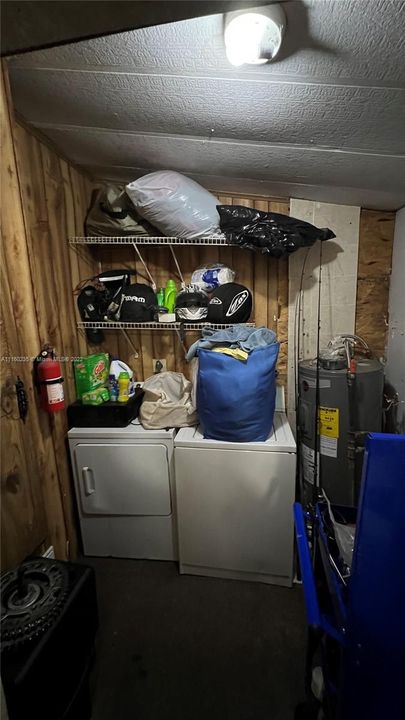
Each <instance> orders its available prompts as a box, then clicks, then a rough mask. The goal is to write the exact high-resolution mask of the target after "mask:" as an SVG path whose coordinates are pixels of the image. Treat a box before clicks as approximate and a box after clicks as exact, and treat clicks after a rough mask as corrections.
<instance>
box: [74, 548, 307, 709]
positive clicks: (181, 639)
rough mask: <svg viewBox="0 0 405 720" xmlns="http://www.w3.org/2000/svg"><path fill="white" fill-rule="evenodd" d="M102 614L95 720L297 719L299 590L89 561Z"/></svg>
mask: <svg viewBox="0 0 405 720" xmlns="http://www.w3.org/2000/svg"><path fill="white" fill-rule="evenodd" d="M86 562H87V563H88V564H91V565H92V566H93V567H94V568H95V571H96V577H97V588H98V600H99V611H100V629H99V633H98V640H97V660H96V665H95V668H94V672H93V676H92V685H93V688H94V701H93V708H94V712H93V720H155V719H156V720H200V719H201V720H290V719H292V718H293V717H294V707H295V705H296V704H297V702H299V701H300V700H302V699H303V695H304V693H303V675H304V647H305V617H304V608H303V600H302V595H301V588H299V587H294V588H293V589H291V590H290V589H285V588H277V587H274V586H267V585H262V584H258V583H248V582H239V581H233V580H217V579H212V578H201V577H193V576H186V575H183V576H180V575H179V574H178V570H177V565H176V564H175V563H170V562H150V561H138V560H117V559H110V558H108V559H107V558H106V559H104V558H103V559H101V558H94V559H89V558H86Z"/></svg>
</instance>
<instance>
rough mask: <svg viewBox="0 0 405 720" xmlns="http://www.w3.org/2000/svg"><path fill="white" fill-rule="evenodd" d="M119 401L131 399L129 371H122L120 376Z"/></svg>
mask: <svg viewBox="0 0 405 720" xmlns="http://www.w3.org/2000/svg"><path fill="white" fill-rule="evenodd" d="M118 388H119V392H118V402H128V400H129V375H128V373H127V372H120V374H119V376H118Z"/></svg>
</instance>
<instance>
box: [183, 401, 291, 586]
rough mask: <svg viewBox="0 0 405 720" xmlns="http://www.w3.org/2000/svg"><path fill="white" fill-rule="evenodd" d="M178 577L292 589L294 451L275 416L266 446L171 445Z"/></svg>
mask: <svg viewBox="0 0 405 720" xmlns="http://www.w3.org/2000/svg"><path fill="white" fill-rule="evenodd" d="M175 465H176V497H177V522H178V530H179V559H180V572H181V573H190V574H195V575H211V576H214V577H223V578H234V579H238V580H255V581H260V582H265V583H274V584H277V585H286V586H290V585H291V584H292V578H293V508H292V506H293V502H294V496H295V467H296V445H295V440H294V437H293V434H292V432H291V428H290V425H289V423H288V420H287V416H286V414H285V412H280V411H276V412H275V415H274V423H273V432H272V434H271V436H270V437H269V438H268V440H266V441H265V442H253V443H229V442H220V441H217V440H205V439H204V437H203V435H202V432H201V430H200V428H195V427H194V428H183V429H181V430H179V432H178V433H177V435H176V438H175Z"/></svg>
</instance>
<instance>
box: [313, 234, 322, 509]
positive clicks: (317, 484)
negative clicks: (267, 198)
mask: <svg viewBox="0 0 405 720" xmlns="http://www.w3.org/2000/svg"><path fill="white" fill-rule="evenodd" d="M321 283H322V241H321V240H320V241H319V276H318V329H317V334H316V381H315V443H314V444H315V455H314V484H313V486H312V504H313V506H314V507H315V505H316V503H317V502H318V498H319V493H320V490H321V467H320V465H321V463H320V455H319V447H320V434H319V430H320V428H319V426H318V424H319V408H320V393H319V353H320V339H321ZM318 456H319V462H318ZM318 466H319V468H318Z"/></svg>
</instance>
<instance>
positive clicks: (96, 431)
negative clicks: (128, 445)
mask: <svg viewBox="0 0 405 720" xmlns="http://www.w3.org/2000/svg"><path fill="white" fill-rule="evenodd" d="M175 434H176V430H175V428H168V429H167V430H146V429H145V428H144V427H143V426H142V425H141V424H140V422H139V420H138V418H137V419H136V420H133V421H132V422H131V423H130V424H129V425H127V427H110V428H105V427H104V428H91V427H88V428H87V427H86V428H72V429H71V430H69V432H68V438H69V439H72V438H80V439H84V438H93V439H94V438H97V439H98V440H137V439H138V440H142V441H143V442H144V441H145V440H173V438H174V436H175Z"/></svg>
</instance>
